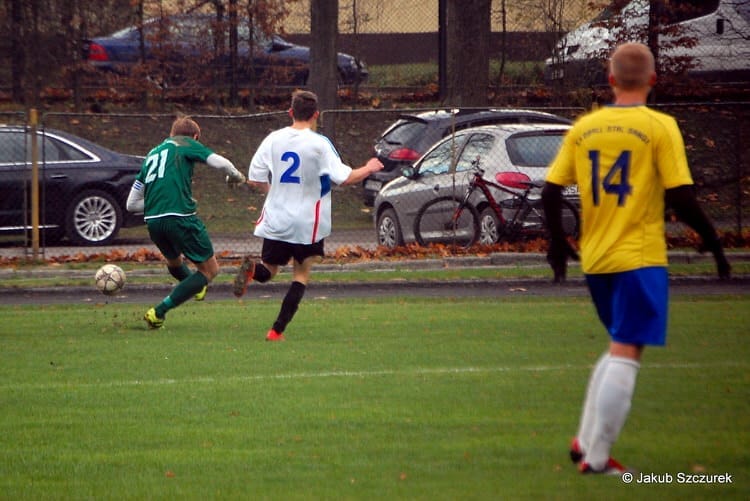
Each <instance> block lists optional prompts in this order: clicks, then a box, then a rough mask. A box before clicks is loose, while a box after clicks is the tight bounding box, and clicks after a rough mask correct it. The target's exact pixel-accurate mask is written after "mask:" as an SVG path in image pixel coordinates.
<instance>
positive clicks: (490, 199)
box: [453, 159, 541, 225]
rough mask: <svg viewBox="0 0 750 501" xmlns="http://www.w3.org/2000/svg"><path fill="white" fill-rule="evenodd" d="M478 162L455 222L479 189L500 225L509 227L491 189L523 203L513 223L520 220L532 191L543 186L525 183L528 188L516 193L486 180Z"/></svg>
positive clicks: (455, 216)
mask: <svg viewBox="0 0 750 501" xmlns="http://www.w3.org/2000/svg"><path fill="white" fill-rule="evenodd" d="M478 162H479V160H478V159H477V160H475V162H474V168H473V172H472V179H471V181H470V182H469V187H468V188H467V189H466V194H465V195H464V198H463V200H462V202H461V205H460V206H459V207H458V208H457V209H456V213H455V214H454V216H453V220H454V221H457V220H458V218H459V217H460V216H461V213H462V212H463V209H464V207H465V206H466V205H467V204H469V203H471V202H469V199H470V198H471V195H472V194H473V193H474V191H476V189H477V188H479V190H480V191H481V192H482V194H483V195H484V198H485V199H486V200H487V203H488V204H489V206H490V207H491V208H492V210H493V212H494V213H495V215H496V216H497V219H498V221H500V223H502V224H503V225H507V223H508V220H507V219H506V218H505V216H504V215H503V209H502V207H500V204H499V203H498V202H497V200H495V197H494V196H493V195H492V191H491V190H490V188H495V189H497V190H499V191H502V192H503V193H507V194H509V195H510V196H511V197H512V198H513V199H515V200H520V201H521V202H522V203H521V204H519V206H518V209H517V210H516V212H515V214H514V215H513V219H512V220H511V222H515V221H516V219H518V214H519V213H520V212H521V209H522V208H523V207H524V206H525V205H527V204H528V200H529V194H530V193H531V191H532V190H533V189H534V188H539V187H541V184H540V183H535V182H534V181H529V182H524V184H525V185H526V188H524V189H523V191H522V192H520V193H519V192H518V191H515V190H513V189H511V188H508V187H506V186H503V185H501V184H498V183H494V182H492V181H489V180H487V179H485V178H484V177H483V176H484V169H482V168H481V167H479V163H478Z"/></svg>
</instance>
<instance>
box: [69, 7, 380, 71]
mask: <svg viewBox="0 0 750 501" xmlns="http://www.w3.org/2000/svg"><path fill="white" fill-rule="evenodd" d="M229 31H230V30H229V22H228V21H226V20H225V21H224V22H222V23H218V22H217V20H216V18H215V17H213V16H210V15H203V14H190V15H175V16H165V17H159V18H153V19H149V20H148V21H146V22H145V23H144V24H143V28H142V29H139V28H138V26H130V27H128V28H124V29H122V30H120V31H117V32H115V33H112V34H111V35H109V36H105V37H96V38H92V39H89V40H85V41H84V44H83V52H84V58H85V59H86V60H87V61H88V62H89V63H90V64H91V65H92V66H94V67H95V68H97V69H100V70H105V71H110V72H114V73H115V74H121V75H122V74H127V75H136V76H138V75H139V74H142V75H143V76H144V77H145V78H149V79H150V80H153V81H155V82H157V83H158V84H164V85H173V86H174V85H180V84H195V83H199V84H200V83H203V84H206V83H210V82H211V81H212V80H214V79H215V78H216V77H217V76H218V77H219V78H220V79H222V80H223V82H222V83H224V82H226V81H228V79H229V76H230V72H231V65H230V56H231V54H230V50H229ZM237 31H238V44H237V55H238V58H237V59H238V61H237V64H236V68H237V77H238V79H239V83H240V84H241V85H242V84H248V83H257V84H263V85H288V86H300V85H306V84H307V78H308V76H309V74H310V48H309V47H304V46H301V45H295V44H293V43H290V42H287V41H286V40H284V39H283V38H281V37H280V36H279V35H275V34H274V35H266V34H264V33H263V32H261V31H259V30H257V29H256V30H253V31H252V33H253V36H252V40H251V37H250V36H249V34H250V32H251V31H250V28H249V26H248V24H247V21H246V20H243V19H240V20H239V23H238V26H237ZM141 32H142V34H143V35H142V38H143V45H141ZM217 35H218V36H217ZM251 41H252V44H251V43H250V42H251ZM217 42H218V43H217ZM217 46H218V47H217ZM251 46H252V58H250V57H249V55H250V53H251ZM142 56H143V57H142ZM141 60H143V62H144V64H140V63H141ZM217 72H218V73H217ZM367 77H368V71H367V68H366V66H365V64H364V63H363V62H362V61H359V60H358V59H356V58H355V57H354V56H351V55H349V54H342V53H339V54H338V78H339V84H341V85H351V84H355V83H359V82H363V81H365V80H366V79H367Z"/></svg>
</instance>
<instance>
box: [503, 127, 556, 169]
mask: <svg viewBox="0 0 750 501" xmlns="http://www.w3.org/2000/svg"><path fill="white" fill-rule="evenodd" d="M562 139H563V136H562V134H516V135H515V136H511V137H509V138H508V139H506V141H505V145H506V147H507V150H508V156H509V157H510V161H511V162H513V164H514V165H520V166H523V167H547V166H548V165H549V164H551V163H552V160H554V158H555V155H557V150H559V149H560V144H561V143H562Z"/></svg>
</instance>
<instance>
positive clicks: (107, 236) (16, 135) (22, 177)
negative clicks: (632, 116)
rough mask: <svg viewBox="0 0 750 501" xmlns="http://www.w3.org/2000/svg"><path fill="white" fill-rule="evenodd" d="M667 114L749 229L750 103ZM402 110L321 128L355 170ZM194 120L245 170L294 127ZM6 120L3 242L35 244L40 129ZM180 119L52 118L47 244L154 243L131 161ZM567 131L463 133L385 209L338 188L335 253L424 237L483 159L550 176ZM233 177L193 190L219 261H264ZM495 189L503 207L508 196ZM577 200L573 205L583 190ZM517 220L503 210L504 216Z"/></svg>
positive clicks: (427, 161)
mask: <svg viewBox="0 0 750 501" xmlns="http://www.w3.org/2000/svg"><path fill="white" fill-rule="evenodd" d="M658 109H660V110H662V111H665V112H667V113H670V114H672V115H674V116H675V117H676V118H677V120H678V122H679V124H680V126H681V128H682V130H683V133H684V137H685V143H686V148H687V154H688V160H689V162H690V165H691V168H692V171H693V176H694V179H695V182H696V187H697V191H698V195H699V197H700V200H701V202H702V204H703V206H704V208H705V209H706V211H707V212H708V214H709V215H710V216H711V217H712V219H713V220H714V221H715V222H716V224H717V227H718V228H719V229H720V230H721V232H722V233H724V234H727V233H734V234H738V235H740V234H742V233H743V232H744V233H747V229H748V228H747V227H748V216H749V211H750V196H749V195H748V193H750V177H749V176H748V172H750V169H749V166H748V163H749V162H750V151H748V150H749V149H750V146H749V145H750V128H749V126H748V124H750V120H749V118H750V106H749V105H747V104H741V103H732V104H715V103H706V104H670V105H661V106H659V107H658ZM547 111H551V112H553V113H557V114H558V115H567V116H568V118H574V114H575V113H576V110H573V109H567V110H560V109H549V110H547ZM400 115H401V112H400V111H398V110H389V111H373V110H369V111H351V110H341V111H326V112H325V113H324V114H323V116H322V122H321V128H320V131H321V132H323V133H326V134H327V135H329V136H330V137H331V138H332V139H333V140H334V143H335V145H336V146H337V148H338V150H339V152H340V154H341V156H342V158H343V159H344V161H345V162H347V163H348V164H350V165H352V166H354V167H356V166H359V165H362V164H363V163H364V162H365V161H366V160H367V158H369V157H370V156H372V155H373V144H374V141H375V139H377V138H378V136H379V135H380V134H381V133H382V132H383V131H384V130H385V129H386V128H387V127H388V126H389V125H390V124H392V123H393V122H395V121H396V120H398V119H399V116H400ZM194 117H195V118H196V120H197V121H198V122H199V124H200V125H201V128H202V136H201V139H202V141H203V142H204V143H205V144H206V145H207V146H209V147H211V148H212V149H214V150H215V151H217V152H218V153H220V154H222V155H225V156H226V157H228V158H229V159H231V160H232V161H233V162H234V163H235V164H236V165H237V167H238V168H240V169H241V170H243V171H245V170H246V169H247V166H248V164H249V162H250V159H251V157H252V154H253V152H254V151H255V149H256V148H257V146H258V145H259V144H260V142H261V140H262V139H263V137H265V136H266V135H267V134H268V133H269V132H271V131H272V130H276V129H278V128H281V127H284V126H286V125H288V123H289V118H288V115H287V114H286V112H274V113H265V114H257V115H242V116H207V115H205V116H201V115H196V116H194ZM0 120H2V121H3V122H4V123H5V124H9V125H5V126H2V127H0V203H2V211H0V218H1V219H0V227H2V232H1V233H0V238H1V239H2V240H1V241H2V245H3V246H5V247H8V246H13V247H21V248H28V246H29V245H30V244H31V239H30V227H31V222H32V218H31V205H30V201H31V196H30V193H31V162H30V159H31V151H30V147H31V143H32V142H31V139H30V128H29V127H28V126H26V121H27V118H26V117H25V116H24V115H23V114H2V115H0ZM172 120H173V115H168V114H147V115H140V114H132V115H107V114H98V115H94V114H70V113H47V114H44V115H42V116H41V123H40V125H39V134H40V137H39V140H38V141H37V144H38V158H39V166H40V168H39V182H40V189H39V193H40V214H39V224H40V226H41V227H42V230H43V231H42V239H41V244H42V246H43V248H46V246H51V245H55V246H57V245H61V244H62V245H74V247H73V248H72V249H73V250H71V251H70V252H71V253H76V252H84V251H86V252H97V251H99V250H100V247H97V246H96V245H101V244H103V243H106V244H107V245H109V246H114V248H117V247H123V246H128V247H130V246H133V245H135V246H137V247H146V248H151V247H152V245H151V243H150V241H149V239H148V236H147V232H146V229H145V226H143V224H142V221H141V220H140V218H138V217H136V216H133V215H132V214H128V213H127V211H126V210H125V200H126V197H127V193H128V191H129V189H130V185H131V184H132V179H133V177H134V175H135V173H136V172H137V171H138V170H139V168H140V159H132V158H129V157H128V156H127V155H140V156H143V155H145V154H146V153H147V152H148V151H149V149H150V148H152V147H153V146H155V145H156V144H158V143H160V142H161V141H162V140H163V139H164V138H165V137H167V136H168V134H169V129H170V126H171V122H172ZM13 124H16V125H13ZM706 124H710V127H708V126H707V125H706ZM334 127H335V128H334ZM564 129H565V126H560V125H553V124H546V125H534V126H531V125H528V124H521V125H510V126H501V127H495V128H489V129H486V130H485V131H484V132H482V133H481V134H477V135H472V136H470V135H468V134H466V133H465V132H464V131H457V132H455V133H454V134H452V135H449V136H448V137H447V139H446V140H445V142H444V143H442V145H441V146H439V147H437V148H436V149H434V150H433V151H432V152H431V153H429V154H427V155H426V156H425V157H424V158H423V159H422V161H421V163H420V164H419V168H420V171H421V174H422V175H421V176H419V177H415V178H413V179H407V178H404V177H401V178H399V180H398V181H397V182H395V184H396V185H399V186H398V187H395V186H394V185H393V184H392V185H390V186H388V189H387V192H383V194H382V195H383V196H382V197H381V199H383V201H385V200H386V199H387V203H383V204H378V205H376V206H375V207H371V206H370V205H368V204H366V203H365V197H364V191H363V186H361V185H358V186H337V187H335V188H334V191H333V235H332V236H331V238H330V239H329V245H328V246H327V251H328V252H329V253H333V252H335V251H336V249H337V248H339V247H342V246H348V247H363V248H368V249H374V248H375V247H376V246H377V245H378V244H388V243H387V242H386V241H384V240H382V238H383V228H384V225H385V224H386V223H388V221H387V218H388V217H389V218H390V219H391V223H390V224H391V225H392V226H393V228H395V229H396V230H397V231H399V232H400V233H399V234H398V235H396V237H397V238H395V241H394V242H395V243H408V242H411V241H414V235H413V231H412V230H413V227H414V219H415V217H416V215H417V213H418V212H419V210H420V209H421V208H422V207H424V206H425V204H426V203H427V202H428V201H430V200H432V199H434V198H437V197H442V196H456V195H461V194H463V192H464V190H465V186H466V183H467V182H468V179H469V175H470V173H471V168H472V161H473V160H474V159H476V157H480V158H481V164H482V167H483V168H484V169H485V170H486V173H487V175H486V177H487V178H488V179H490V180H494V179H495V175H496V174H497V173H500V172H512V173H514V176H516V177H511V180H510V181H511V183H512V182H517V181H518V177H517V176H518V175H522V176H523V175H525V176H528V177H529V178H531V179H538V178H541V177H542V176H543V173H544V170H545V168H546V165H547V164H548V163H549V161H550V159H551V158H552V157H553V156H554V154H555V151H556V150H557V147H558V145H559V141H560V138H561V137H562V134H563V133H564ZM70 134H75V135H70ZM102 148H107V149H102ZM109 150H112V151H114V152H118V153H122V154H124V155H118V154H114V153H112V152H111V151H109ZM223 178H224V176H223V174H222V173H221V172H218V171H215V170H213V169H211V168H208V167H206V166H199V167H198V168H197V169H196V173H195V178H194V185H193V193H194V196H195V198H196V199H197V200H198V212H199V215H200V217H201V218H202V219H203V220H204V222H205V223H206V225H207V227H208V228H209V231H210V233H211V235H212V237H213V239H214V241H215V245H216V250H217V252H218V253H219V255H224V256H234V255H240V254H245V253H255V254H257V253H259V251H260V241H259V240H258V239H257V238H256V237H254V236H252V230H253V226H254V225H253V223H254V221H255V220H256V219H257V217H258V216H259V214H260V210H261V208H262V204H263V196H262V195H261V194H260V193H259V192H256V191H254V190H251V189H249V188H246V187H243V188H240V189H238V190H234V191H232V190H229V189H228V188H227V186H226V185H225V183H224V179H223ZM494 194H495V195H496V196H497V198H498V201H500V200H502V198H504V197H503V196H501V195H500V194H498V193H497V192H494ZM386 195H387V196H386ZM570 195H571V196H572V197H573V199H574V198H575V194H574V193H571V194H570ZM534 196H536V195H534ZM506 203H507V202H506ZM475 205H476V206H477V207H478V209H479V211H480V212H482V211H483V210H484V209H485V208H486V207H488V204H487V202H486V201H485V200H484V199H483V198H482V197H478V198H477V200H475ZM511 208H512V205H511V206H506V209H511ZM386 209H388V210H386ZM510 214H511V213H509V212H507V211H506V212H504V215H505V216H506V217H508V216H509V215H510ZM386 216H387V217H386ZM684 230H685V227H684V226H681V225H678V226H675V227H671V226H670V230H669V231H674V232H684ZM89 245H93V247H89ZM76 246H77V247H76Z"/></svg>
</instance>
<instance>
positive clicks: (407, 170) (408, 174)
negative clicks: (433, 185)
mask: <svg viewBox="0 0 750 501" xmlns="http://www.w3.org/2000/svg"><path fill="white" fill-rule="evenodd" d="M401 175H402V176H404V177H405V178H407V179H414V178H415V177H417V171H416V170H415V169H414V167H412V166H411V165H410V166H409V167H404V168H403V169H401Z"/></svg>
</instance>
